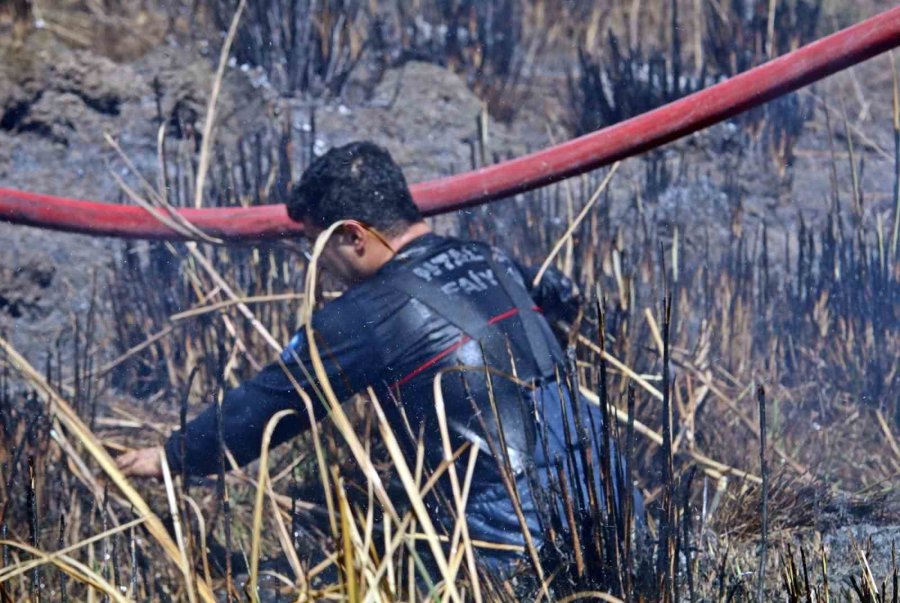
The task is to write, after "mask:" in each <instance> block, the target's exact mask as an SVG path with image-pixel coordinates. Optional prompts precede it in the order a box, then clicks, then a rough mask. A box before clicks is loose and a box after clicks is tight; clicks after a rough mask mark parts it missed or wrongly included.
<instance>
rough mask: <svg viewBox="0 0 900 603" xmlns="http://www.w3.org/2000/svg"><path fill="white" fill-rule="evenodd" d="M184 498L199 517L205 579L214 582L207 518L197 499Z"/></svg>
mask: <svg viewBox="0 0 900 603" xmlns="http://www.w3.org/2000/svg"><path fill="white" fill-rule="evenodd" d="M183 498H184V500H185V502H187V504H188V506H189V507H190V508H191V511H193V513H194V517H196V518H197V531H198V532H199V533H200V559H201V560H202V563H203V579H204V580H206V582H207V584H212V574H211V573H210V571H209V554H208V552H207V548H206V520H205V519H203V512H202V511H201V510H200V505H198V504H197V501H195V500H194V499H193V498H191V497H190V496H187V495H184V496H183ZM132 592H134V589H132Z"/></svg>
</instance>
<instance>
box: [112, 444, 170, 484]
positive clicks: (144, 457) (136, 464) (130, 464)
mask: <svg viewBox="0 0 900 603" xmlns="http://www.w3.org/2000/svg"><path fill="white" fill-rule="evenodd" d="M160 454H162V449H161V448H158V447H157V448H142V449H140V450H129V451H128V452H126V453H125V454H123V455H121V456H119V457H118V458H117V459H116V465H117V466H118V468H119V470H120V471H121V472H122V473H123V474H124V475H126V476H128V477H157V478H158V477H162V463H161V461H160Z"/></svg>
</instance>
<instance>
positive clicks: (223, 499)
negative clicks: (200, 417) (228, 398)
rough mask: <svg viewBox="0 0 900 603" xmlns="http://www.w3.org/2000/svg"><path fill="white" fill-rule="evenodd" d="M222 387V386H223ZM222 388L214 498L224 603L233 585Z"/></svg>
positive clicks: (218, 406)
mask: <svg viewBox="0 0 900 603" xmlns="http://www.w3.org/2000/svg"><path fill="white" fill-rule="evenodd" d="M223 385H224V384H223ZM222 394H223V391H222V387H220V388H219V394H218V396H217V400H216V402H215V404H216V443H217V448H218V453H219V475H218V479H217V480H216V496H217V497H218V498H219V505H220V506H221V508H222V521H224V522H225V526H224V528H225V593H226V594H225V596H226V601H228V603H231V602H232V601H233V598H232V592H233V591H234V585H233V584H232V581H231V504H230V503H229V501H228V488H227V486H226V485H225V431H224V427H223V421H222Z"/></svg>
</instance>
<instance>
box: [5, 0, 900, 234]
mask: <svg viewBox="0 0 900 603" xmlns="http://www.w3.org/2000/svg"><path fill="white" fill-rule="evenodd" d="M898 45H900V7H896V8H893V9H890V10H888V11H885V12H883V13H881V14H879V15H876V16H874V17H871V18H870V19H867V20H865V21H863V22H862V23H859V24H857V25H854V26H852V27H848V28H847V29H843V30H841V31H839V32H837V33H834V34H832V35H830V36H827V37H825V38H822V39H821V40H817V41H816V42H813V43H811V44H808V45H807V46H804V47H802V48H799V49H797V50H795V51H793V52H790V53H788V54H786V55H784V56H782V57H779V58H777V59H774V60H772V61H769V62H768V63H765V64H764V65H760V66H759V67H756V68H754V69H751V70H750V71H747V72H745V73H742V74H740V75H737V76H735V77H733V78H731V79H729V80H727V81H725V82H721V83H719V84H716V85H715V86H711V87H710V88H707V89H705V90H701V91H700V92H696V93H694V94H692V95H690V96H687V97H685V98H682V99H680V100H677V101H675V102H672V103H669V104H668V105H665V106H663V107H660V108H658V109H655V110H653V111H650V112H648V113H644V114H643V115H639V116H637V117H633V118H631V119H629V120H627V121H624V122H621V123H619V124H616V125H614V126H610V127H608V128H605V129H603V130H599V131H597V132H594V133H592V134H587V135H585V136H581V137H580V138H576V139H574V140H571V141H569V142H566V143H563V144H560V145H556V146H554V147H550V148H547V149H544V150H543V151H538V152H536V153H532V154H530V155H525V156H524V157H520V158H518V159H513V160H511V161H506V162H503V163H499V164H496V165H492V166H490V167H486V168H482V169H479V170H474V171H471V172H466V173H463V174H459V175H456V176H450V177H447V178H439V179H437V180H429V181H427V182H420V183H418V184H414V185H412V187H411V189H412V193H413V197H414V199H415V200H416V203H417V204H418V205H419V207H420V208H421V209H422V211H423V212H424V213H425V214H426V215H435V214H440V213H445V212H449V211H452V210H455V209H461V208H464V207H469V206H472V205H477V204H480V203H486V202H488V201H492V200H495V199H499V198H502V197H508V196H510V195H513V194H515V193H520V192H523V191H527V190H531V189H535V188H539V187H541V186H545V185H547V184H550V183H553V182H556V181H559V180H562V179H564V178H568V177H570V176H574V175H577V174H581V173H584V172H587V171H590V170H593V169H596V168H599V167H602V166H604V165H608V164H610V163H612V162H613V161H616V160H618V159H624V158H626V157H631V156H633V155H637V154H640V153H643V152H645V151H648V150H650V149H653V148H656V147H658V146H661V145H663V144H665V143H667V142H670V141H672V140H675V139H677V138H680V137H682V136H685V135H687V134H690V133H692V132H696V131H697V130H700V129H703V128H705V127H707V126H709V125H712V124H714V123H716V122H719V121H722V120H724V119H727V118H729V117H733V116H735V115H737V114H739V113H741V112H742V111H746V110H747V109H750V108H752V107H756V106H758V105H761V104H763V103H765V102H767V101H769V100H772V99H773V98H776V97H778V96H780V95H783V94H786V93H788V92H791V91H793V90H796V89H798V88H800V87H802V86H805V85H807V84H810V83H812V82H815V81H817V80H819V79H822V78H824V77H826V76H829V75H831V74H833V73H836V72H838V71H840V70H841V69H844V68H846V67H849V66H851V65H854V64H856V63H859V62H861V61H864V60H866V59H868V58H871V57H873V56H875V55H877V54H880V53H882V52H884V51H886V50H890V49H891V48H894V47H895V46H898ZM179 211H180V213H181V214H182V215H183V216H184V218H185V219H187V220H188V221H190V222H191V223H193V224H194V225H195V226H196V227H197V228H199V229H200V230H202V231H204V232H205V233H207V234H209V235H212V236H215V237H219V238H222V239H226V240H261V239H273V238H278V237H283V236H286V235H289V234H292V233H298V232H300V231H302V228H303V227H302V225H301V224H298V223H296V222H292V221H291V220H290V219H289V218H288V217H287V213H286V212H285V209H284V206H283V205H280V204H279V205H267V206H261V207H260V206H257V207H251V208H237V209H234V208H214V209H183V210H179ZM0 220H5V221H7V222H14V223H18V224H29V225H32V226H40V227H43V228H51V229H56V230H65V231H70V232H81V233H88V234H93V235H105V236H116V237H126V238H138V239H184V238H185V235H184V234H181V233H178V232H176V231H174V230H172V229H171V228H169V227H168V226H166V225H165V224H163V223H162V222H160V221H159V220H158V219H157V218H156V217H154V216H153V215H152V214H151V213H150V212H148V211H146V210H145V209H142V208H140V207H135V206H126V205H112V204H108V203H98V202H94V201H83V200H78V199H66V198H62V197H52V196H49V195H40V194H36V193H29V192H24V191H18V190H14V189H4V188H0Z"/></svg>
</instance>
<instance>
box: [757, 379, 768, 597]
mask: <svg viewBox="0 0 900 603" xmlns="http://www.w3.org/2000/svg"><path fill="white" fill-rule="evenodd" d="M756 400H757V402H758V403H759V466H760V475H761V476H762V498H761V500H760V516H761V517H762V546H761V548H760V554H759V575H758V579H757V583H756V600H757V602H758V603H763V601H765V578H766V556H767V554H768V545H769V542H768V538H769V501H768V498H769V475H768V473H769V470H768V466H767V465H766V390H765V389H764V388H763V386H762V385H760V386H759V387H757V388H756Z"/></svg>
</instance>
